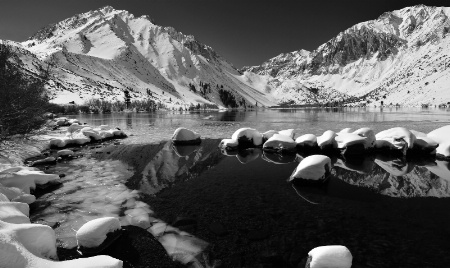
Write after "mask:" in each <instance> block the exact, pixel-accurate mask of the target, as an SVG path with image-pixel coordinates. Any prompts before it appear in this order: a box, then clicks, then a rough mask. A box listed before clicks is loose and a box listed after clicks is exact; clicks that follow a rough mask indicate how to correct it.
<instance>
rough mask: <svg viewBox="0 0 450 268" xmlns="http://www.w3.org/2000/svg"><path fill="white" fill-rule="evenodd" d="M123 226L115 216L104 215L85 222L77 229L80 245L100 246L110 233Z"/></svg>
mask: <svg viewBox="0 0 450 268" xmlns="http://www.w3.org/2000/svg"><path fill="white" fill-rule="evenodd" d="M120 228H121V226H120V222H119V220H118V219H117V218H114V217H104V218H99V219H95V220H91V221H89V222H87V223H85V224H84V225H83V226H81V228H80V229H79V230H78V231H77V234H76V237H77V242H78V246H79V247H80V246H82V247H86V248H95V247H98V246H100V245H101V244H102V243H103V242H104V241H105V239H106V235H107V234H108V233H111V232H114V231H116V230H119V229H120Z"/></svg>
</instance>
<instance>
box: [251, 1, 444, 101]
mask: <svg viewBox="0 0 450 268" xmlns="http://www.w3.org/2000/svg"><path fill="white" fill-rule="evenodd" d="M449 16H450V8H447V7H428V6H424V5H419V6H414V7H407V8H403V9H401V10H397V11H393V12H386V13H384V14H382V15H381V16H380V17H379V18H377V19H376V20H372V21H367V22H363V23H359V24H357V25H354V26H352V27H351V28H349V29H347V30H345V31H343V32H341V33H339V34H338V35H337V36H336V37H334V38H332V39H331V40H329V41H328V42H327V43H325V44H323V45H321V46H320V47H318V48H317V49H316V50H314V51H312V52H307V51H304V50H299V51H295V52H291V53H286V54H281V55H279V56H277V57H275V58H272V59H270V60H268V61H267V62H265V63H263V64H262V65H260V66H253V67H244V68H243V70H242V71H244V72H245V74H247V73H248V72H253V73H256V74H259V75H261V76H264V77H266V79H267V81H268V85H269V86H270V87H272V88H274V90H273V93H274V94H276V95H277V96H276V97H277V99H279V100H282V101H287V100H292V101H293V103H294V102H295V103H305V102H308V100H309V101H311V100H310V99H309V98H311V97H316V100H317V101H318V102H321V103H325V102H328V101H333V99H329V98H330V97H332V98H338V99H339V98H342V99H343V98H346V97H349V96H356V97H357V98H359V100H361V101H363V103H370V104H369V105H377V106H379V105H380V104H381V101H383V102H384V104H385V105H387V104H390V103H392V104H397V103H398V104H401V105H416V106H417V105H421V104H432V105H434V104H436V105H437V104H442V103H447V102H449V101H450V89H449V86H448V85H449V84H450V83H449V82H450V20H449ZM311 91H313V92H312V93H313V94H311Z"/></svg>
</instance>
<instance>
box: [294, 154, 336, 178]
mask: <svg viewBox="0 0 450 268" xmlns="http://www.w3.org/2000/svg"><path fill="white" fill-rule="evenodd" d="M331 168H332V166H331V159H330V158H329V157H328V156H325V155H310V156H308V157H305V158H304V159H303V160H302V161H301V162H300V164H298V166H297V168H296V169H295V170H294V172H293V174H292V176H291V178H290V179H289V181H293V180H294V179H306V180H321V179H325V178H326V177H327V176H328V175H329V174H330V172H331Z"/></svg>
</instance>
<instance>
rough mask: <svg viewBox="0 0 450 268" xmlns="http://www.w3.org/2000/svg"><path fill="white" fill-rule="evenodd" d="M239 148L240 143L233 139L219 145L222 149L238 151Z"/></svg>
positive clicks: (224, 140)
mask: <svg viewBox="0 0 450 268" xmlns="http://www.w3.org/2000/svg"><path fill="white" fill-rule="evenodd" d="M238 146H239V142H238V141H237V140H233V139H223V140H221V141H220V143H219V147H220V148H224V149H230V150H232V149H236V148H237V147H238Z"/></svg>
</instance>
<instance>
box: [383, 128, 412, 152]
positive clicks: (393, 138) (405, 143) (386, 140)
mask: <svg viewBox="0 0 450 268" xmlns="http://www.w3.org/2000/svg"><path fill="white" fill-rule="evenodd" d="M375 138H376V141H375V149H378V150H386V149H387V150H389V149H391V150H398V151H400V152H402V153H403V154H406V152H407V150H408V149H412V148H413V147H414V142H415V141H416V136H414V134H413V133H411V131H409V130H408V129H406V128H404V127H395V128H390V129H387V130H384V131H381V132H379V133H377V134H376V135H375Z"/></svg>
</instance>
